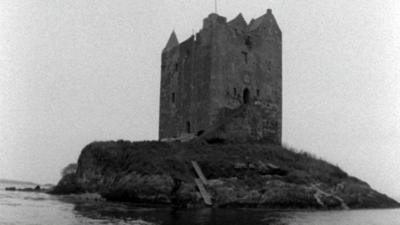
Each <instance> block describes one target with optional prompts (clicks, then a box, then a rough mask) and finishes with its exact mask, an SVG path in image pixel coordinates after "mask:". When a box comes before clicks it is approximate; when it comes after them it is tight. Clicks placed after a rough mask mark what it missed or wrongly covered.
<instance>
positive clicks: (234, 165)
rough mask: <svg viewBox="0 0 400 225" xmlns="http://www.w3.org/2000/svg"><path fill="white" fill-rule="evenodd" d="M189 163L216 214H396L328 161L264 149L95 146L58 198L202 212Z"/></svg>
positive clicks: (149, 144)
mask: <svg viewBox="0 0 400 225" xmlns="http://www.w3.org/2000/svg"><path fill="white" fill-rule="evenodd" d="M191 161H196V162H198V164H199V165H200V167H201V169H202V171H203V173H204V175H205V176H206V177H207V179H209V180H210V184H209V185H208V186H207V189H208V190H209V191H210V192H211V194H212V196H213V198H214V200H215V202H216V204H217V205H218V206H221V207H223V206H227V207H228V206H247V207H248V206H252V207H253V206H254V207H258V206H263V207H271V208H318V207H322V208H324V207H327V208H337V207H342V208H343V207H345V203H347V205H348V206H350V207H353V208H359V207H389V206H390V207H393V206H398V203H397V202H395V201H393V200H392V199H390V198H388V197H387V196H385V195H382V194H380V193H378V192H376V191H374V190H372V189H371V188H370V187H369V186H368V184H367V183H365V182H362V181H360V180H358V179H357V178H354V177H351V176H349V175H348V174H347V173H346V172H344V171H343V170H342V169H340V168H339V167H337V166H335V165H332V164H330V163H328V162H326V161H325V160H322V159H319V158H317V157H315V156H313V155H311V154H309V153H305V152H301V151H296V150H293V149H290V148H287V147H283V146H277V145H270V144H267V143H244V144H233V143H232V144H230V143H226V144H221V143H219V144H206V143H201V142H189V143H176V142H175V143H165V142H157V141H149V142H128V141H108V142H94V143H91V144H89V145H87V146H86V147H85V148H84V149H83V150H82V153H81V155H80V157H79V160H78V166H77V171H76V173H71V174H69V175H67V176H64V178H63V179H62V180H61V181H60V182H59V184H58V185H57V188H56V189H55V190H57V191H58V193H68V192H71V193H77V192H99V193H100V194H101V195H102V196H103V197H105V198H107V199H110V200H118V201H132V202H145V203H146V202H147V203H163V204H165V203H167V204H169V203H173V204H175V203H176V202H178V203H176V204H180V205H190V204H199V203H200V204H201V202H202V201H201V199H199V198H198V197H197V196H198V195H197V190H196V186H195V184H194V178H195V177H196V174H195V172H194V170H193V167H192V163H191ZM75 168H76V167H75ZM68 171H69V170H68Z"/></svg>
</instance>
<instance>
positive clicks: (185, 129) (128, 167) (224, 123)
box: [53, 9, 400, 209]
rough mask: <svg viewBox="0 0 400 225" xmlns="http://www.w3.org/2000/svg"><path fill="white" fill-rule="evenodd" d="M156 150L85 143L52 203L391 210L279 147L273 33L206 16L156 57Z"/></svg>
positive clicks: (375, 196)
mask: <svg viewBox="0 0 400 225" xmlns="http://www.w3.org/2000/svg"><path fill="white" fill-rule="evenodd" d="M159 121H160V122H159V139H160V141H148V142H129V141H116V142H115V141H109V142H94V143H91V144H89V145H87V146H86V147H85V148H84V149H83V150H82V153H81V155H80V157H79V160H78V166H77V170H76V172H75V173H71V174H68V175H66V176H64V177H63V178H62V179H61V181H60V182H59V183H58V185H57V186H56V188H55V189H54V191H53V193H57V194H68V193H98V194H100V195H101V196H102V197H103V198H105V199H107V200H112V201H129V202H133V203H146V204H148V203H150V204H165V205H171V206H174V207H178V208H179V207H203V206H212V207H264V208H273V209H282V208H283V209H288V208H317V209H348V208H352V209H353V208H382V207H399V206H400V205H399V203H398V202H396V201H395V200H393V199H391V198H389V197H388V196H386V195H384V194H381V193H378V192H377V191H375V190H373V189H372V188H371V187H370V186H369V185H368V184H367V183H366V182H364V181H361V180H359V179H357V178H355V177H352V176H350V175H348V174H347V173H346V172H344V171H343V170H341V169H340V168H338V167H337V166H334V165H332V164H330V163H328V162H326V161H324V160H322V159H318V158H316V157H314V156H312V155H310V154H308V153H305V152H298V151H294V150H291V149H288V148H285V147H283V146H282V145H281V137H282V31H281V29H280V27H279V25H278V23H277V20H276V19H275V16H274V15H273V13H272V10H271V9H267V10H266V12H265V14H264V15H261V16H260V17H258V18H255V19H252V20H251V21H250V22H249V23H247V22H246V21H245V19H244V17H243V16H242V14H239V15H238V16H237V17H235V18H234V19H232V20H230V21H228V20H227V19H226V18H225V17H223V16H220V15H218V14H216V13H212V14H210V15H209V16H208V17H207V18H205V19H204V20H203V27H202V29H200V30H199V32H197V33H196V34H193V35H192V36H191V37H189V38H188V39H187V40H185V41H183V42H179V41H178V38H177V36H176V34H175V32H172V34H171V36H170V38H169V40H168V42H167V44H166V46H165V48H164V49H163V51H162V54H161V82H160V114H159Z"/></svg>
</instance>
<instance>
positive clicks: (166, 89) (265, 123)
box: [159, 9, 282, 144]
mask: <svg viewBox="0 0 400 225" xmlns="http://www.w3.org/2000/svg"><path fill="white" fill-rule="evenodd" d="M160 90H161V93H160V124H159V138H160V139H168V138H178V137H180V136H182V135H187V134H192V135H197V136H201V135H202V134H203V133H204V132H206V131H207V130H209V129H210V127H213V126H214V127H216V126H217V124H219V123H223V121H225V120H226V121H232V120H229V119H227V118H229V117H230V116H231V115H232V114H233V113H234V112H235V110H237V109H238V108H240V107H241V106H243V105H244V106H246V105H252V107H251V110H247V111H246V112H247V113H243V112H242V113H240V114H241V115H244V116H245V117H246V118H242V119H237V118H236V119H235V120H234V121H235V122H234V123H233V124H231V125H227V124H226V125H224V126H223V127H224V129H223V132H225V134H224V135H221V129H219V130H220V131H218V132H217V133H219V136H223V137H225V138H226V136H227V135H228V136H229V134H230V133H234V134H236V136H237V135H239V136H240V138H239V139H241V140H267V141H269V142H273V143H279V144H280V143H281V133H282V128H281V127H282V34H281V30H280V29H279V26H278V24H277V22H276V20H275V18H274V16H273V14H272V11H271V10H270V9H268V10H267V12H266V13H265V14H264V15H262V16H261V17H259V18H257V19H253V20H252V21H251V22H250V23H249V24H247V23H246V21H245V19H244V18H243V16H242V15H241V14H239V15H238V16H237V17H236V18H234V19H233V20H231V21H229V22H227V20H226V18H225V17H222V16H219V15H217V14H210V15H209V16H208V17H207V18H205V19H204V21H203V28H202V29H201V30H200V31H199V32H198V33H196V34H195V35H192V36H191V37H190V38H189V39H187V40H185V41H183V42H181V43H179V42H178V39H177V37H176V34H175V33H174V32H173V33H172V34H171V37H170V38H169V40H168V43H167V45H166V47H165V48H164V50H163V52H162V64H161V89H160ZM253 106H254V107H253ZM249 114H251V115H249ZM236 117H237V115H236ZM243 121H244V122H243ZM219 127H221V126H219ZM226 129H228V130H226ZM229 129H236V130H229ZM237 129H239V130H237ZM236 136H235V139H237V137H236ZM228 139H229V138H228Z"/></svg>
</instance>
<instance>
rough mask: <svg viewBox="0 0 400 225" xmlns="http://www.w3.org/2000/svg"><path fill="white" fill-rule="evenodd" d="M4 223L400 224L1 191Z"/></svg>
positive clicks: (359, 213)
mask: <svg viewBox="0 0 400 225" xmlns="http://www.w3.org/2000/svg"><path fill="white" fill-rule="evenodd" d="M0 224H1V225H5V224H7V225H14V224H15V225H34V224H35V225H39V224H40V225H54V224H57V225H89V224H118V225H124V224H134V225H135V224H136V225H143V224H146V225H149V224H151V225H153V224H163V225H247V224H248V225H265V224H277V225H325V224H326V225H400V209H386V210H351V211H315V212H301V211H268V210H264V209H201V210H199V209H197V210H184V211H178V212H173V211H172V210H171V209H169V208H146V207H138V206H134V205H130V204H121V203H110V202H78V201H72V200H68V198H60V197H56V196H51V195H47V194H43V193H26V192H8V191H4V189H2V190H0Z"/></svg>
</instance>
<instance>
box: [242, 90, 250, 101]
mask: <svg viewBox="0 0 400 225" xmlns="http://www.w3.org/2000/svg"><path fill="white" fill-rule="evenodd" d="M249 102H250V91H249V89H247V88H245V89H244V90H243V103H244V104H247V103H249Z"/></svg>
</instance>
